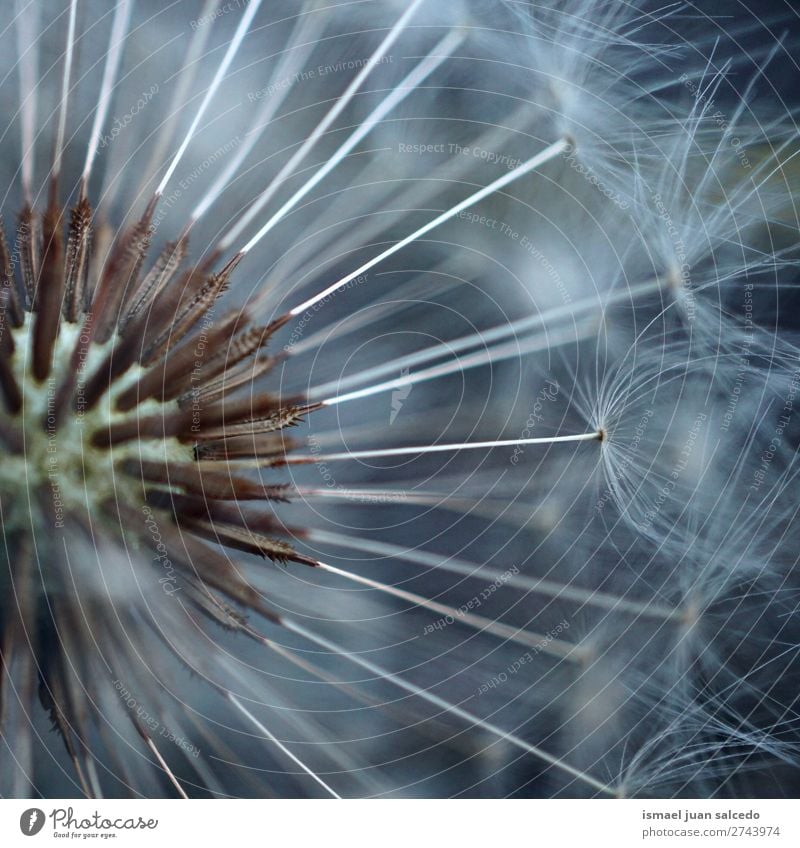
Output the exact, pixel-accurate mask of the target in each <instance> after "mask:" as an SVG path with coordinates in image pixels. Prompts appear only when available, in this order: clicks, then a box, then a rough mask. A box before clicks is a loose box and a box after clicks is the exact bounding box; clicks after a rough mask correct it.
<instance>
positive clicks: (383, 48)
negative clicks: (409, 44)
mask: <svg viewBox="0 0 800 848" xmlns="http://www.w3.org/2000/svg"><path fill="white" fill-rule="evenodd" d="M423 2H425V0H414V2H413V3H412V4H411V5H410V6H409V7H408V9H406V11H405V12H404V13H403V14H402V15H401V16H400V18H399V19H398V21H397V23H396V24H395V25H394V26H393V27H392V28H391V30H389V33H388V34H387V36H386V38H384V39H383V41H382V42H381V43H380V44H379V45H378V48H377V50H376V51H375V52H374V53H373V54H372V56H371V57H370V58H369V60H368V61H367V62H366V63H365V65H364V67H363V68H362V69H361V71H359V73H358V74H357V75H356V76H355V78H354V79H353V81H352V82H351V83H350V85H348V86H347V88H346V89H345V90H344V92H343V94H342V95H341V96H340V97H339V98H337V100H336V103H335V104H334V106H333V107H332V108H331V109H330V111H329V112H328V113H327V114H326V115H325V117H324V118H323V119H322V120H321V121H320V122H319V124H318V125H317V126H316V128H315V129H314V131H313V132H312V133H311V135H309V137H308V138H307V139H306V140H305V141H304V142H303V144H302V145H301V146H300V148H299V149H298V150H297V152H296V153H295V154H294V155H293V156H292V157H291V159H290V160H289V161H288V162H287V163H286V164H285V165H284V166H283V168H281V170H280V171H279V172H278V174H277V175H276V176H275V178H274V179H273V180H272V182H270V184H269V185H268V186H267V188H266V189H265V190H264V191H263V192H262V194H261V195H260V197H259V198H258V199H257V200H256V201H255V202H254V203H253V205H252V206H251V207H250V208H249V209H248V210H247V212H245V214H244V215H243V216H242V217H241V219H240V220H239V221H238V222H237V223H236V224H235V225H234V226H233V227H232V228H231V229H230V231H229V232H228V234H227V235H226V236H225V237H224V238H222V239H221V241H220V248H221V249H222V250H226V249H227V248H229V247H230V246H231V245H232V244H233V243H234V242H235V241H236V239H237V238H238V237H239V235H240V234H241V233H242V231H243V230H244V228H245V227H246V226H247V225H248V224H249V223H250V222H251V221H252V220H253V218H255V216H256V215H257V214H258V213H259V212H260V211H261V210H262V209H263V208H264V206H265V205H266V204H267V203H268V202H269V201H270V200H271V199H272V197H273V196H274V194H275V192H276V191H277V190H278V188H279V187H280V186H281V184H282V183H283V182H284V180H285V179H286V178H287V177H288V176H290V175H291V174H292V173H293V172H294V170H295V169H296V168H297V166H298V165H299V164H300V162H302V161H303V159H305V157H306V156H307V154H308V153H309V152H310V151H311V150H312V148H313V147H314V146H315V145H316V143H317V142H318V141H319V139H320V138H322V136H323V135H324V133H325V131H326V130H327V129H328V127H329V126H330V125H331V124H332V123H333V122H334V121H335V120H336V118H338V117H339V115H340V114H341V113H342V111H343V110H344V109H345V107H346V106H347V104H348V103H349V102H350V101H351V100H352V99H353V97H354V95H355V93H356V92H357V91H358V89H359V88H360V87H361V84H362V83H363V82H364V80H365V79H366V78H367V77H368V76H369V74H370V73H371V72H372V69H373V68H374V67H375V66H376V65H377V64H378V63H379V62H380V61H381V59H382V58H383V57H384V56H385V55H386V53H387V51H388V50H389V48H390V47H391V46H392V45H393V44H394V42H395V41H396V40H397V39H398V38H399V36H400V34H401V33H402V32H403V30H404V29H405V28H406V25H407V24H408V22H409V20H410V19H411V16H412V15H413V14H414V13H415V12H416V11H417V9H418V8H419V7H420V6H421V5H422V3H423ZM250 247H252V244H250V245H248V247H247V248H246V250H245V251H244V252H246V251H247V250H249V249H250Z"/></svg>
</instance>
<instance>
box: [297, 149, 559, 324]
mask: <svg viewBox="0 0 800 848" xmlns="http://www.w3.org/2000/svg"><path fill="white" fill-rule="evenodd" d="M568 147H569V143H568V142H567V141H566V140H564V139H559V140H558V141H555V142H553V144H551V145H550V146H549V147H546V148H545V149H544V150H542V151H541V152H540V153H537V154H536V156H533V157H531V158H530V159H528V160H527V161H526V162H523V163H522V164H521V165H518V166H517V167H516V168H514V170H513V171H509V172H508V173H507V174H504V175H503V176H502V177H499V178H498V179H496V180H495V181H494V182H492V183H489V185H487V186H484V187H483V188H482V189H480V190H479V191H476V192H475V193H474V194H471V195H470V196H469V197H467V198H466V199H464V200H462V201H461V202H460V203H457V204H456V205H455V206H453V207H451V208H450V209H448V210H446V211H445V212H442V214H441V215H438V216H437V217H436V218H434V219H433V220H432V221H428V223H427V224H425V225H424V226H422V227H420V228H419V229H418V230H415V231H414V232H413V233H411V235H408V236H406V237H405V238H404V239H402V240H401V241H399V242H397V243H396V244H394V245H392V247H390V248H388V249H387V250H384V251H383V253H380V254H378V256H376V257H374V258H373V259H370V260H369V262H365V263H364V264H363V265H361V266H360V267H359V268H356V270H355V271H351V272H350V273H349V274H347V275H346V276H344V277H342V278H341V279H340V280H337V281H336V282H335V283H332V284H331V285H330V286H328V288H326V289H323V290H322V291H321V292H319V293H317V294H315V295H314V296H313V297H310V298H309V299H308V300H306V301H304V302H303V303H301V304H300V305H299V306H295V307H294V309H291V310H290V311H289V314H290V315H300V314H302V313H303V312H305V311H306V309H310V308H311V307H312V306H314V305H315V304H316V303H319V301H321V300H324V299H325V298H326V297H328V295H331V294H333V293H334V292H335V291H336V289H338V288H340V287H341V286H345V285H347V283H349V282H350V281H351V280H354V279H355V278H356V277H360V276H361V275H362V274H364V273H366V272H367V271H369V270H370V269H371V268H374V267H375V266H376V265H378V264H379V263H380V262H383V260H384V259H388V257H390V256H392V255H393V254H395V253H397V251H398V250H402V249H403V248H404V247H406V246H407V245H409V244H411V243H412V242H415V241H417V239H420V238H422V236H424V235H426V234H427V233H429V232H430V231H431V230H434V229H436V227H438V226H440V225H441V224H444V223H445V222H446V221H449V220H451V219H452V218H455V217H456V215H458V214H459V213H460V212H463V211H464V210H465V209H469V208H470V206H474V205H475V204H476V203H479V202H480V201H481V200H483V199H484V198H485V197H488V196H489V195H490V194H494V193H495V192H496V191H500V190H501V189H503V188H505V187H506V186H507V185H510V184H511V183H513V182H514V181H515V180H518V179H519V178H520V177H524V176H525V175H526V174H529V173H531V172H532V171H535V170H536V169H537V168H540V167H541V166H542V165H544V164H545V163H546V162H549V161H550V160H551V159H555V158H556V156H559V155H561V154H562V153H564V152H565V151H566V150H567V149H568Z"/></svg>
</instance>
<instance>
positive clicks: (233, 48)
mask: <svg viewBox="0 0 800 848" xmlns="http://www.w3.org/2000/svg"><path fill="white" fill-rule="evenodd" d="M261 2H262V0H250V2H249V3H248V4H247V8H246V9H245V13H244V14H243V15H242V19H241V21H239V26H238V27H236V32H235V33H234V35H233V39H232V40H231V43H230V44H229V45H228V49H227V50H226V51H225V56H224V57H223V59H222V62H220V65H219V67H218V68H217V72H216V73H215V74H214V79H213V80H211V85H210V86H209V87H208V91H206V94H205V97H203V102H202V103H201V104H200V108H199V109H198V110H197V113H196V114H195V116H194V119H193V120H192V123H191V125H190V127H189V130H188V132H187V133H186V136H185V138H184V139H183V142H182V143H181V146H180V147H179V148H178V152H177V153H176V154H175V156H174V157H173V159H172V163H171V164H170V166H169V168H167V172H166V174H164V178H163V179H162V180H161V182H160V183H159V185H158V188H157V189H156V195H158V196H160V195H162V194H163V193H164V190H165V189H166V187H167V185H168V184H169V181H170V180H171V179H172V175H173V174H174V173H175V169H176V168H177V167H178V164H179V162H180V161H181V159H183V155H184V153H186V148H187V147H188V146H189V144H190V143H191V141H192V138H193V137H194V134H195V132H196V131H197V128H198V126H200V121H202V120H203V115H205V113H206V110H207V109H208V106H209V104H210V103H211V101H212V99H213V97H214V95H215V94H216V93H217V89H218V88H219V87H220V85H221V84H222V80H223V79H224V77H225V74H226V73H227V72H228V68H229V67H230V64H231V62H232V61H233V60H234V57H235V56H236V54H237V53H238V52H239V48H240V47H241V44H242V41H244V37H245V36H246V35H247V31H248V30H249V29H250V24H252V22H253V18H254V17H255V15H256V12H257V11H258V7H259V6H260V5H261Z"/></svg>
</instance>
